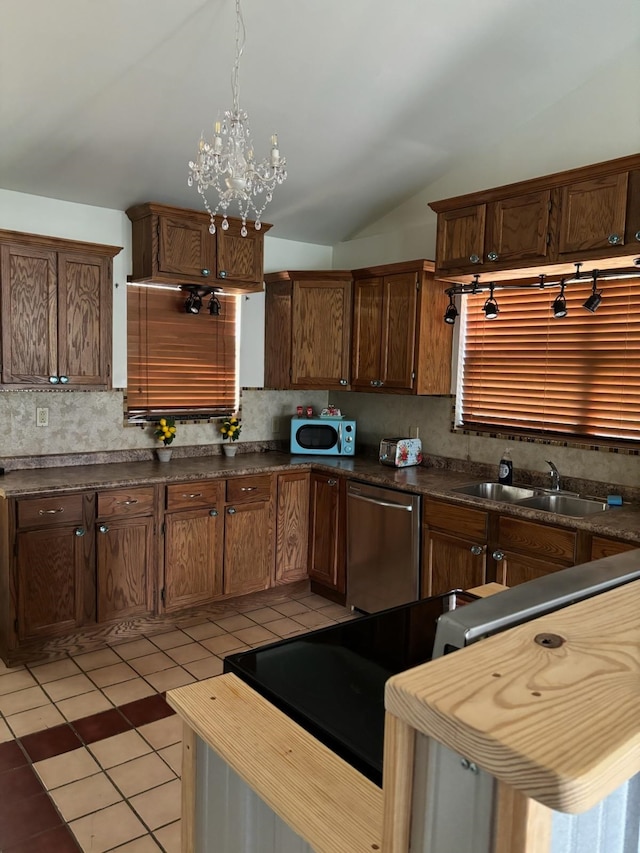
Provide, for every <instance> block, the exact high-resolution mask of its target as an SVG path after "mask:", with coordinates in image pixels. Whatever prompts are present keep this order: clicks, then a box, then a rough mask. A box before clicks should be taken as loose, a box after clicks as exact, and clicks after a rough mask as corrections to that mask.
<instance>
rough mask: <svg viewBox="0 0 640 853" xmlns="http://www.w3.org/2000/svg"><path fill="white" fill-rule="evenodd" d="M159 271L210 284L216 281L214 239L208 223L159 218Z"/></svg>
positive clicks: (182, 217)
mask: <svg viewBox="0 0 640 853" xmlns="http://www.w3.org/2000/svg"><path fill="white" fill-rule="evenodd" d="M158 235H159V240H158V272H160V273H163V274H165V275H171V274H173V275H176V274H177V275H185V276H187V277H189V278H190V279H196V280H200V281H202V282H203V283H204V284H206V283H207V279H208V278H211V279H213V278H215V275H214V263H215V245H216V244H215V238H214V237H213V235H212V234H210V233H209V223H208V221H206V220H202V219H195V218H194V219H189V217H188V216H170V215H168V214H167V215H164V214H163V215H160V216H158Z"/></svg>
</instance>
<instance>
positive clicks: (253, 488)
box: [240, 486, 258, 492]
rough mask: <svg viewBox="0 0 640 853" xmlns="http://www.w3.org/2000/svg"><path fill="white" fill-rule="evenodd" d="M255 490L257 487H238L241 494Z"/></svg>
mask: <svg viewBox="0 0 640 853" xmlns="http://www.w3.org/2000/svg"><path fill="white" fill-rule="evenodd" d="M257 489H258V487H257V486H240V491H241V492H255V491H257Z"/></svg>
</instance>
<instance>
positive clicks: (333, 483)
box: [327, 480, 338, 486]
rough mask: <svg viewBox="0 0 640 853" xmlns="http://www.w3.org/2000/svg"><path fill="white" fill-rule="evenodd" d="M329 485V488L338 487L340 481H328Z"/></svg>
mask: <svg viewBox="0 0 640 853" xmlns="http://www.w3.org/2000/svg"><path fill="white" fill-rule="evenodd" d="M327 485H328V486H337V485H338V481H337V480H327Z"/></svg>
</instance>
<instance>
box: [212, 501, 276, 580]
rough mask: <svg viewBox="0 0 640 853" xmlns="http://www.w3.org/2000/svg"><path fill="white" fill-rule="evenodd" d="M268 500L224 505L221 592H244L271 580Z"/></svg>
mask: <svg viewBox="0 0 640 853" xmlns="http://www.w3.org/2000/svg"><path fill="white" fill-rule="evenodd" d="M273 556H274V549H273V506H272V502H271V500H262V501H248V502H247V503H238V504H234V505H233V506H228V507H226V509H225V519H224V594H225V595H246V594H247V593H249V592H257V591H258V590H261V589H268V588H269V587H270V586H272V583H273Z"/></svg>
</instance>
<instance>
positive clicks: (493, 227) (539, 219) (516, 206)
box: [485, 189, 551, 272]
mask: <svg viewBox="0 0 640 853" xmlns="http://www.w3.org/2000/svg"><path fill="white" fill-rule="evenodd" d="M550 211H551V190H548V189H547V190H540V191H539V192H534V193H526V194H525V195H519V196H514V197H513V198H505V199H500V200H499V201H495V202H493V203H492V204H490V205H489V206H488V215H489V223H488V230H487V240H486V250H485V263H486V270H487V272H489V270H490V268H491V267H499V266H500V265H501V264H505V263H508V264H518V265H520V264H525V263H527V264H537V263H541V262H544V261H546V260H547V258H548V255H549V244H550V242H551V235H550V232H549V214H550Z"/></svg>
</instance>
